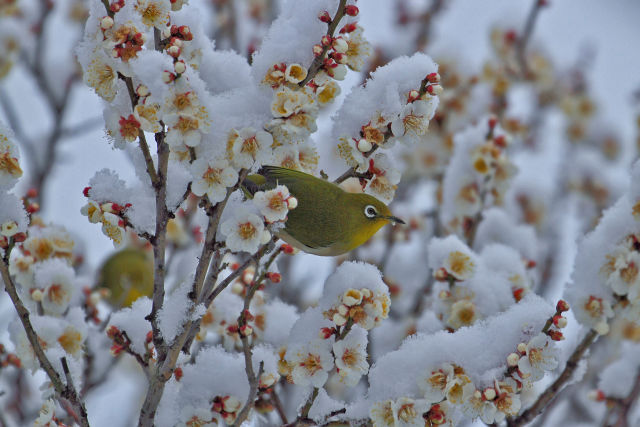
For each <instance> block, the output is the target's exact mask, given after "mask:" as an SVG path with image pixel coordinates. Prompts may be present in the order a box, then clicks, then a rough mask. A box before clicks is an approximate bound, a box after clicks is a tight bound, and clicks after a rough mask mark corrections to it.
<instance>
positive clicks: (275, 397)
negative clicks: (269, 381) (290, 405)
mask: <svg viewBox="0 0 640 427" xmlns="http://www.w3.org/2000/svg"><path fill="white" fill-rule="evenodd" d="M271 402H273V406H275V408H276V411H278V415H280V420H281V421H282V424H289V421H287V414H286V413H285V412H284V407H283V406H282V402H281V401H280V398H279V397H278V393H276V388H275V385H274V386H273V389H272V390H271Z"/></svg>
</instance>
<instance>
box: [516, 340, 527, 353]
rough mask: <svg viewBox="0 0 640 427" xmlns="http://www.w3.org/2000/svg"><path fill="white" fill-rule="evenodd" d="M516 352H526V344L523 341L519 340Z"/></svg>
mask: <svg viewBox="0 0 640 427" xmlns="http://www.w3.org/2000/svg"><path fill="white" fill-rule="evenodd" d="M518 353H520V354H526V353H527V345H526V344H525V343H523V342H521V343H520V344H518Z"/></svg>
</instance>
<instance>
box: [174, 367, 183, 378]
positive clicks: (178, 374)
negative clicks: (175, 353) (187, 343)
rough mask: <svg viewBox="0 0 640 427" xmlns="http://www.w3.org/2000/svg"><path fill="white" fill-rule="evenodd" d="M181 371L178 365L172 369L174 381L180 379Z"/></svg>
mask: <svg viewBox="0 0 640 427" xmlns="http://www.w3.org/2000/svg"><path fill="white" fill-rule="evenodd" d="M182 375H183V372H182V368H180V367H178V368H176V369H175V370H174V371H173V376H174V377H175V378H176V381H180V379H181V378H182Z"/></svg>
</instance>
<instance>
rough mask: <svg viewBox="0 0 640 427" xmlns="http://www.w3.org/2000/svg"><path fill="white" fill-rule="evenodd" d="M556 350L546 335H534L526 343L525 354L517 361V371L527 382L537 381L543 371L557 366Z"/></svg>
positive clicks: (542, 374)
mask: <svg viewBox="0 0 640 427" xmlns="http://www.w3.org/2000/svg"><path fill="white" fill-rule="evenodd" d="M558 353H559V351H558V349H557V348H555V346H554V345H553V341H551V339H550V338H549V336H548V335H546V334H539V335H536V336H535V337H533V338H532V339H531V341H529V342H528V343H527V347H526V353H525V354H524V355H523V357H521V358H520V360H519V361H518V369H519V370H520V371H521V372H522V374H523V375H524V377H523V378H524V379H526V380H528V381H532V382H533V381H538V380H539V379H541V378H542V377H543V376H544V373H545V371H551V370H553V369H555V368H556V366H558Z"/></svg>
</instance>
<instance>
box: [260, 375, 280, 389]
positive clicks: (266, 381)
mask: <svg viewBox="0 0 640 427" xmlns="http://www.w3.org/2000/svg"><path fill="white" fill-rule="evenodd" d="M276 381H278V377H277V375H274V374H268V373H264V374H262V375H260V384H259V386H260V388H269V387H271V386H272V385H274V384H275V383H276Z"/></svg>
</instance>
